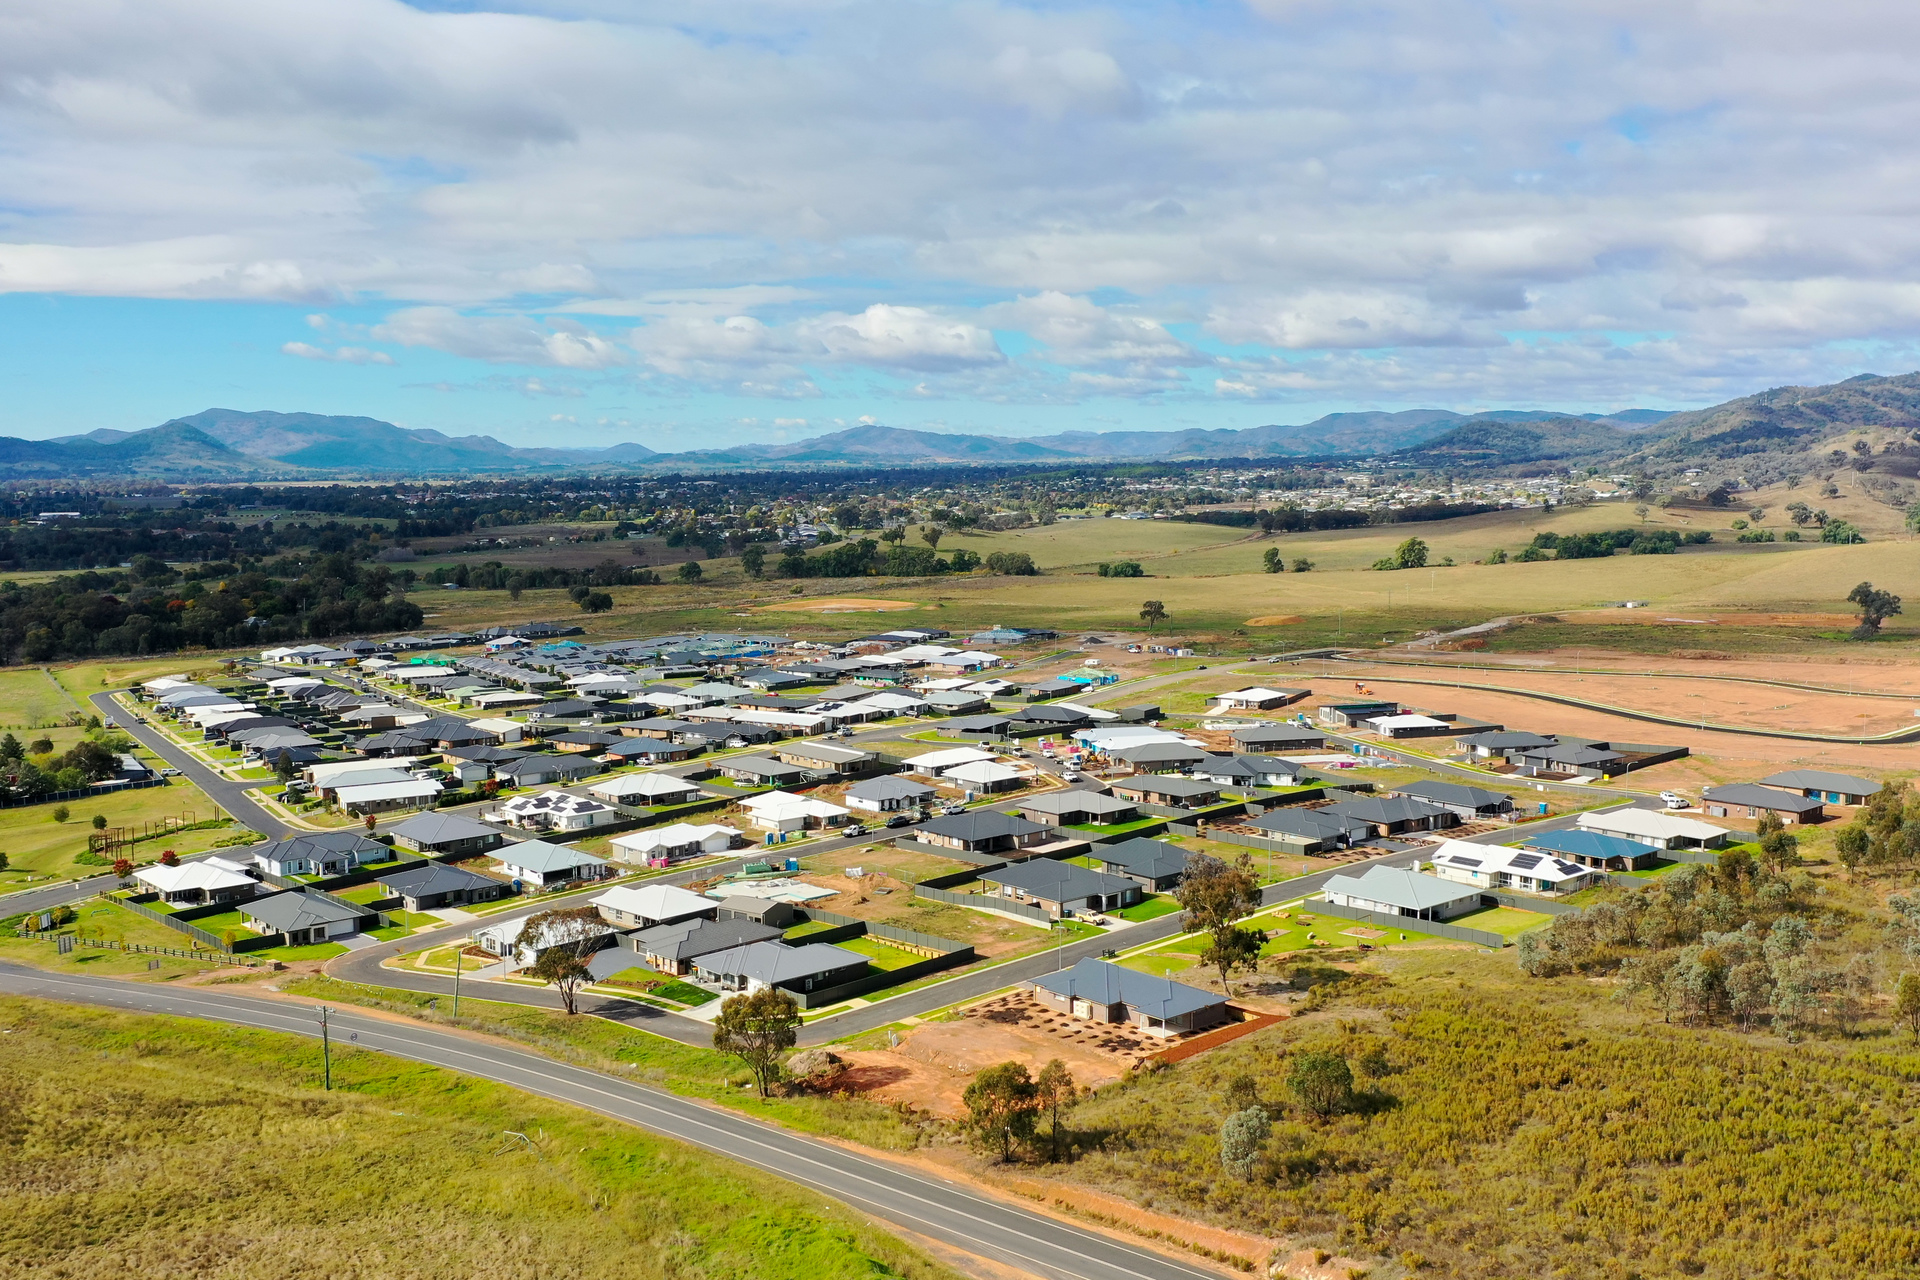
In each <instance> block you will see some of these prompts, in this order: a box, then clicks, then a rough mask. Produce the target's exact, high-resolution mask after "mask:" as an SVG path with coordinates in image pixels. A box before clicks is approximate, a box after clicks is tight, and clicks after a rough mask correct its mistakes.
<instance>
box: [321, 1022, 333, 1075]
mask: <svg viewBox="0 0 1920 1280" xmlns="http://www.w3.org/2000/svg"><path fill="white" fill-rule="evenodd" d="M320 1061H321V1064H322V1067H321V1069H322V1071H323V1073H324V1077H325V1081H326V1087H327V1088H328V1089H329V1090H331V1089H332V1088H333V1039H332V1037H331V1036H329V1035H328V1034H327V1006H325V1005H321V1006H320Z"/></svg>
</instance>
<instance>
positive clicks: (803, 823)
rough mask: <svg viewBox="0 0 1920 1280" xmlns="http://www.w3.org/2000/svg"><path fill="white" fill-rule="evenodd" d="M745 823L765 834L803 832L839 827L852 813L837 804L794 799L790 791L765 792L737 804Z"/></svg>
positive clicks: (794, 796) (797, 797) (798, 797)
mask: <svg viewBox="0 0 1920 1280" xmlns="http://www.w3.org/2000/svg"><path fill="white" fill-rule="evenodd" d="M740 807H741V808H742V809H745V810H746V811H747V821H749V822H751V823H752V824H753V825H754V826H756V827H761V828H763V829H765V830H767V831H807V830H814V829H819V828H822V827H833V826H839V825H840V824H841V823H843V822H845V821H846V820H847V819H848V818H850V817H852V816H853V815H852V813H851V812H849V811H848V810H846V809H843V808H841V807H840V806H839V805H837V804H832V803H829V802H828V801H825V800H815V799H813V798H812V797H811V796H797V795H794V794H793V793H792V792H790V791H767V792H763V793H762V794H760V795H757V796H748V797H747V798H746V799H745V800H742V801H741V802H740Z"/></svg>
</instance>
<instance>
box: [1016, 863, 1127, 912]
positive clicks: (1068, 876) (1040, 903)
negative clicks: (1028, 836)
mask: <svg viewBox="0 0 1920 1280" xmlns="http://www.w3.org/2000/svg"><path fill="white" fill-rule="evenodd" d="M980 882H981V883H982V884H985V885H987V886H989V887H990V888H991V889H992V890H993V891H994V893H996V894H998V895H999V896H1001V897H1003V898H1008V899H1011V900H1012V901H1014V902H1019V903H1023V904H1025V905H1028V906H1036V907H1039V908H1040V909H1042V910H1043V911H1045V912H1046V913H1047V914H1048V915H1050V916H1052V917H1053V918H1054V919H1056V920H1058V919H1062V918H1064V917H1067V916H1072V915H1074V914H1075V913H1077V912H1086V913H1093V914H1097V913H1099V912H1102V911H1117V910H1119V909H1120V908H1122V907H1129V906H1132V905H1133V904H1134V903H1136V902H1139V901H1140V885H1139V883H1138V882H1137V881H1135V880H1132V879H1129V878H1128V877H1126V876H1116V875H1109V874H1107V873H1106V872H1104V871H1094V870H1091V869H1089V868H1087V867H1083V866H1079V865H1077V864H1075V863H1071V862H1057V861H1055V860H1054V859H1052V858H1030V859H1028V860H1027V861H1025V862H1014V863H1009V864H1008V865H1006V866H1003V867H998V868H995V869H993V870H990V871H982V872H981V873H980ZM982 905H985V904H982Z"/></svg>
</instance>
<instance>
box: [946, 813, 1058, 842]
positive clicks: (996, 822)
mask: <svg viewBox="0 0 1920 1280" xmlns="http://www.w3.org/2000/svg"><path fill="white" fill-rule="evenodd" d="M920 829H921V830H922V831H931V832H933V833H934V834H935V835H940V836H947V837H949V838H951V839H954V840H967V841H973V840H991V839H993V838H995V837H996V836H1016V837H1017V836H1024V835H1031V834H1033V833H1034V832H1036V831H1045V830H1046V828H1045V827H1043V826H1041V825H1040V824H1039V823H1037V822H1028V821H1027V820H1026V819H1025V818H1016V817H1014V816H1013V815H1012V814H1008V813H995V812H994V811H993V810H991V809H975V810H973V811H972V812H971V813H956V814H954V815H953V816H952V817H950V818H935V819H934V820H933V821H932V822H926V823H922V824H921V826H920Z"/></svg>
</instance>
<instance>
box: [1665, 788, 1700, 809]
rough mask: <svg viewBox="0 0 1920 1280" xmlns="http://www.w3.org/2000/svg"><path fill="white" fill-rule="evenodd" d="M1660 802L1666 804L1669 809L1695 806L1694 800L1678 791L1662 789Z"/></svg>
mask: <svg viewBox="0 0 1920 1280" xmlns="http://www.w3.org/2000/svg"><path fill="white" fill-rule="evenodd" d="M1660 803H1662V804H1664V805H1666V806H1667V808H1669V809H1691V808H1692V807H1693V801H1691V800H1689V799H1687V798H1686V797H1685V796H1683V795H1681V794H1680V793H1679V792H1678V791H1662V792H1661V793H1660Z"/></svg>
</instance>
